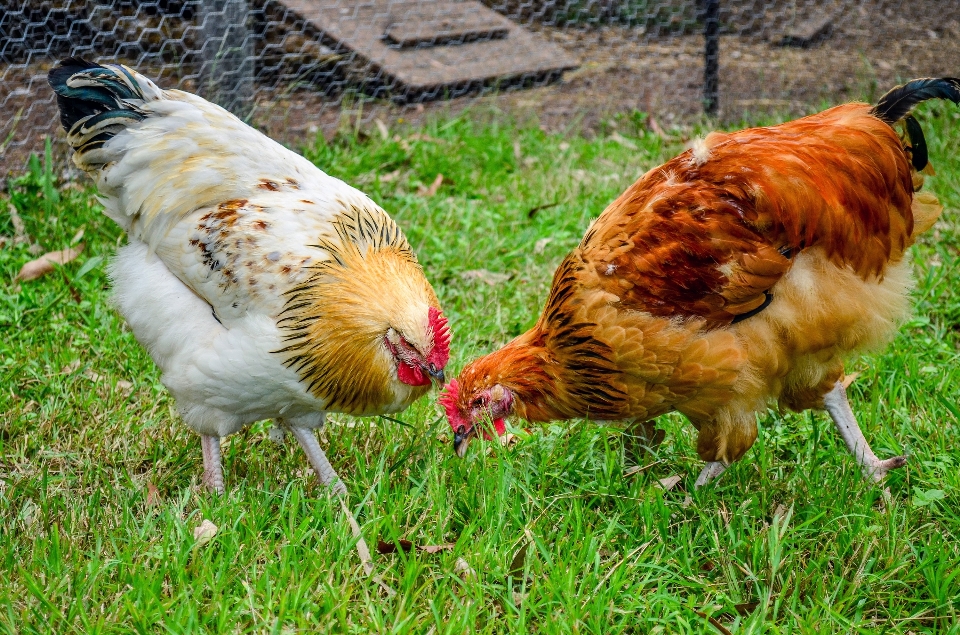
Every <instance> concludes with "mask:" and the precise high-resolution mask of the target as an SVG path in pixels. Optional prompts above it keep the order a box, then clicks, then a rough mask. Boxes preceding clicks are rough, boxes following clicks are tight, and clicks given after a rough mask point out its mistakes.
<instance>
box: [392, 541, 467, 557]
mask: <svg viewBox="0 0 960 635" xmlns="http://www.w3.org/2000/svg"><path fill="white" fill-rule="evenodd" d="M398 545H399V547H400V548H399V549H397V546H398ZM456 546H457V545H456V543H453V542H448V543H446V544H442V545H420V546H419V547H416V550H417V551H423V552H424V553H439V552H441V551H448V550H450V549H453V548H454V547H456ZM413 549H414V544H413V543H412V542H410V541H409V540H403V539H400V540H397V541H396V542H386V541H384V540H378V541H377V553H379V554H381V555H385V554H388V553H396V552H397V551H403V552H407V551H412V550H413Z"/></svg>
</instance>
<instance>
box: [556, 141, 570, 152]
mask: <svg viewBox="0 0 960 635" xmlns="http://www.w3.org/2000/svg"><path fill="white" fill-rule="evenodd" d="M557 148H558V149H559V150H560V152H566V151H567V150H569V149H570V144H569V143H567V142H566V141H561V142H560V145H558V146H557Z"/></svg>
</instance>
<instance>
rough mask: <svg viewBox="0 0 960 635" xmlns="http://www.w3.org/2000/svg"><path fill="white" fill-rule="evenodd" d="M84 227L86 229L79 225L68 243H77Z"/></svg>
mask: <svg viewBox="0 0 960 635" xmlns="http://www.w3.org/2000/svg"><path fill="white" fill-rule="evenodd" d="M85 229H86V228H84V227H81V228H80V229H78V230H77V233H76V234H74V235H73V238H71V239H70V244H71V245H75V244H77V243H78V242H80V239H81V238H83V232H84V231H85Z"/></svg>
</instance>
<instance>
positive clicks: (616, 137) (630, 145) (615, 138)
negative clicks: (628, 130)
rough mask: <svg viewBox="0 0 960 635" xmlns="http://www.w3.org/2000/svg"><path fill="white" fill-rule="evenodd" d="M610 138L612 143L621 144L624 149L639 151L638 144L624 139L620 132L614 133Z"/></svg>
mask: <svg viewBox="0 0 960 635" xmlns="http://www.w3.org/2000/svg"><path fill="white" fill-rule="evenodd" d="M608 138H609V139H610V140H611V141H615V142H617V143H619V144H620V145H622V146H623V147H624V148H629V149H630V150H636V149H637V144H636V143H634V142H633V141H631V140H630V139H627V138H626V137H624V136H623V135H621V134H620V133H619V132H614V133H612V134H611V135H610V136H609V137H608Z"/></svg>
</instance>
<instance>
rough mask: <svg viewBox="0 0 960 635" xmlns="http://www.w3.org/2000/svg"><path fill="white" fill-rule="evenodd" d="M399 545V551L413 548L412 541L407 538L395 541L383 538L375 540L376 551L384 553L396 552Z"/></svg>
mask: <svg viewBox="0 0 960 635" xmlns="http://www.w3.org/2000/svg"><path fill="white" fill-rule="evenodd" d="M398 546H399V550H400V551H410V550H411V549H413V543H412V542H410V541H409V540H398V541H396V542H386V541H384V540H378V541H377V553H379V554H381V555H384V554H388V553H396V552H397V550H398V549H397V547H398Z"/></svg>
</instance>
